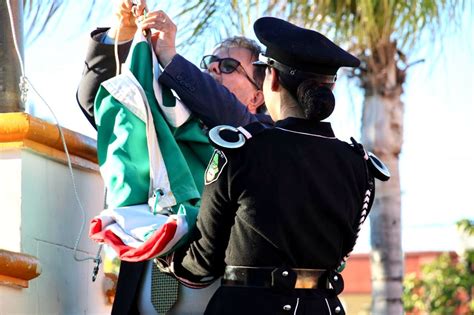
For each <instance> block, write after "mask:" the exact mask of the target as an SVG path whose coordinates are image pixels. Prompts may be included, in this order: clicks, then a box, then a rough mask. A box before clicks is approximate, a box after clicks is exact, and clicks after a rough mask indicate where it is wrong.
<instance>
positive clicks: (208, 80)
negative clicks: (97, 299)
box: [77, 0, 272, 314]
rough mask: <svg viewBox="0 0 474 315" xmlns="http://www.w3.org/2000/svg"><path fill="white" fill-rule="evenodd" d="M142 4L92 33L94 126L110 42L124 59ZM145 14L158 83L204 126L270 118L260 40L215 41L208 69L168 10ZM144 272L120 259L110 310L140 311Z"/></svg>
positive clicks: (86, 77)
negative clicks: (180, 36)
mask: <svg viewBox="0 0 474 315" xmlns="http://www.w3.org/2000/svg"><path fill="white" fill-rule="evenodd" d="M144 9H145V4H144V2H139V3H138V4H137V5H133V4H132V1H131V0H122V1H121V3H120V6H119V10H118V12H117V24H116V25H115V26H114V27H112V28H111V29H105V28H102V29H97V30H95V31H93V32H92V34H91V35H92V41H91V44H90V48H89V52H88V54H87V57H86V61H85V69H84V73H83V78H82V80H81V82H80V85H79V88H78V91H77V100H78V103H79V105H80V106H81V109H82V111H83V112H84V114H85V116H86V117H87V119H88V120H89V121H90V122H91V124H92V125H93V126H94V127H95V122H94V117H93V114H94V98H95V94H96V93H97V90H98V88H99V85H100V83H101V82H103V81H105V80H107V79H109V78H111V77H113V76H114V75H115V73H116V63H115V58H114V47H113V45H111V44H113V42H114V40H117V41H118V42H119V45H118V54H119V59H120V62H121V63H122V62H123V61H124V60H125V59H126V56H127V54H128V51H129V49H130V40H131V39H132V38H133V36H134V34H135V32H136V31H137V26H136V19H137V17H138V16H141V15H142V14H143V11H144ZM161 15H163V16H164V17H165V18H164V19H162V20H161V22H163V23H161V24H159V25H152V23H154V22H153V18H154V20H156V18H157V17H158V16H161ZM148 18H149V19H144V20H143V21H142V27H143V28H144V29H147V28H154V29H156V30H159V31H160V33H161V38H160V37H157V36H153V39H154V43H155V50H156V52H157V56H158V58H159V60H160V63H161V64H162V66H163V67H164V71H163V74H162V75H161V76H160V78H159V81H160V83H161V84H163V85H166V86H168V87H169V88H171V89H173V90H174V91H175V92H176V94H177V95H178V96H179V97H180V98H181V100H182V101H183V103H184V104H186V105H187V106H188V107H189V109H190V110H191V111H193V112H194V113H195V115H197V116H198V117H199V118H200V119H201V120H202V121H203V122H204V123H205V124H206V125H207V126H208V127H213V126H215V125H219V124H228V125H233V126H244V125H247V124H249V123H251V122H254V121H257V120H259V121H261V122H263V123H265V124H272V120H271V119H270V118H269V116H266V115H264V114H261V113H257V112H258V111H261V108H262V107H263V104H264V100H263V94H262V92H261V86H262V81H263V77H264V72H263V71H260V72H255V69H254V67H253V66H252V64H251V63H252V62H253V61H255V60H257V58H258V54H259V53H260V47H259V46H258V44H256V43H255V42H254V41H251V40H249V39H246V38H244V37H234V38H230V39H227V40H225V41H223V42H222V43H221V44H219V45H218V46H217V47H216V49H215V51H214V54H213V56H211V57H208V58H203V62H202V65H203V66H205V67H206V68H207V71H208V72H207V73H203V72H201V71H200V70H199V69H198V68H197V67H196V66H194V65H193V64H192V63H190V62H189V61H187V60H186V59H185V58H183V57H182V56H180V55H179V54H177V53H176V48H175V38H176V26H175V25H174V23H173V22H172V21H171V20H170V19H169V18H168V17H167V16H166V14H164V12H161V11H158V12H151V13H150V14H149V15H148ZM147 23H148V24H147ZM225 58H227V59H225ZM229 58H232V59H229ZM235 61H236V62H237V63H236V62H235ZM144 273H145V275H144ZM147 273H148V274H149V273H150V264H149V263H148V265H147V262H139V263H130V262H122V263H121V268H120V275H119V280H118V283H117V291H116V299H115V302H114V306H113V309H112V313H113V314H127V313H138V309H139V308H140V307H139V306H138V305H139V304H140V299H141V295H143V294H140V292H139V287H140V282H141V281H149V277H148V276H147ZM146 285H147V284H145V285H143V286H146ZM143 286H142V287H143ZM148 286H149V284H148Z"/></svg>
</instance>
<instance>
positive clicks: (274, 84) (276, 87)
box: [269, 67, 281, 92]
mask: <svg viewBox="0 0 474 315" xmlns="http://www.w3.org/2000/svg"><path fill="white" fill-rule="evenodd" d="M269 69H270V79H271V85H270V87H271V89H272V91H273V92H279V91H280V88H281V85H280V81H279V80H278V76H279V74H278V71H277V70H276V69H275V68H272V67H269Z"/></svg>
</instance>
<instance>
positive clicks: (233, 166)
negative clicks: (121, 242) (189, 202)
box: [177, 118, 368, 314]
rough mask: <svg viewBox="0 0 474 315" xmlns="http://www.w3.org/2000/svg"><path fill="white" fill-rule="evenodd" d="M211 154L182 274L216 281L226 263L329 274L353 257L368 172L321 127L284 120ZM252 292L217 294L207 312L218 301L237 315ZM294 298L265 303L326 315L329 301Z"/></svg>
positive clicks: (214, 308)
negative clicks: (195, 236) (236, 145)
mask: <svg viewBox="0 0 474 315" xmlns="http://www.w3.org/2000/svg"><path fill="white" fill-rule="evenodd" d="M215 154H219V156H218V159H216V160H215V161H217V162H215V166H214V167H213V166H212V162H211V164H210V166H209V167H208V170H211V174H208V173H206V176H205V177H206V180H207V182H206V186H205V190H204V193H203V197H202V206H201V209H200V212H199V217H198V222H197V226H198V228H199V231H200V236H199V238H198V239H197V240H196V241H195V242H193V243H192V244H191V246H190V248H189V251H188V252H187V255H186V256H185V257H184V259H183V261H182V267H183V268H184V270H183V271H184V272H189V273H191V274H192V275H195V276H199V277H205V276H214V277H218V276H221V275H222V274H223V272H224V268H225V266H226V265H233V266H252V267H280V266H289V267H292V268H308V269H328V270H334V269H336V268H337V267H338V266H339V264H340V262H341V261H342V259H343V257H344V256H345V255H347V254H348V253H349V252H350V251H351V250H352V248H353V246H354V244H355V240H356V236H357V232H358V228H359V221H360V218H361V211H362V207H363V203H364V197H365V194H366V191H367V189H368V178H367V177H368V173H367V169H366V164H365V161H364V158H363V157H362V155H361V154H360V153H359V152H357V151H356V150H355V149H354V148H353V147H352V146H350V145H349V144H348V143H345V142H342V141H340V140H338V139H336V138H335V136H334V133H333V131H332V129H331V125H330V124H329V123H325V122H319V123H317V122H316V123H315V122H311V121H308V120H304V119H298V118H287V119H285V120H282V121H278V122H277V123H276V124H275V127H274V128H269V129H266V130H264V131H263V132H261V133H260V134H258V135H256V136H254V137H252V138H251V139H250V140H247V143H246V144H245V145H244V146H243V147H242V148H240V149H234V150H231V149H224V150H223V151H222V152H216V153H215ZM216 174H217V175H216ZM177 272H178V273H179V267H178V269H177ZM240 289H241V290H243V289H242V288H240ZM222 291H224V293H223V292H222ZM264 291H265V290H264ZM296 291H297V290H295V292H296ZM303 291H305V290H303ZM309 291H314V290H309ZM309 291H308V292H309ZM225 292H227V293H225ZM252 292H254V293H252ZM255 292H256V291H255V289H254V288H253V289H252V290H251V292H250V293H249V292H247V293H245V290H244V291H243V292H239V290H238V289H237V288H229V287H224V288H222V289H220V291H218V292H217V293H216V294H217V295H219V296H220V299H216V298H213V300H211V303H210V304H209V308H208V310H209V312H208V313H209V314H219V312H223V309H221V308H219V307H220V305H224V304H223V303H224V302H223V301H226V302H227V303H231V304H230V305H228V309H226V314H237V313H238V311H237V310H239V311H243V310H244V309H245V308H241V307H244V306H242V305H245V304H246V303H245V299H251V298H252V296H253V295H254V294H255ZM295 292H292V293H289V294H286V295H285V294H283V295H281V296H279V297H278V298H277V297H275V300H274V301H273V302H271V300H272V299H271V298H270V297H269V302H268V303H270V302H271V304H272V305H273V304H274V303H276V304H278V305H279V303H280V304H281V303H283V302H282V301H289V302H288V303H290V302H291V303H290V304H292V305H293V307H295V305H296V304H295V303H296V302H297V299H298V298H301V300H298V301H299V302H298V303H300V308H301V309H303V308H306V309H307V312H301V313H299V312H298V314H310V313H311V312H315V311H318V310H319V309H317V308H316V309H315V308H312V306H311V305H313V304H312V303H313V302H314V303H315V304H314V305H323V306H324V309H325V311H327V307H326V304H325V303H324V298H329V297H328V296H326V297H324V298H319V302H317V301H316V302H315V301H313V300H312V299H316V300H317V298H316V297H315V296H313V295H311V294H310V295H311V298H310V299H309V300H305V299H303V297H302V296H299V295H298V294H299V293H298V294H296V293H295ZM315 292H316V291H315ZM315 292H313V293H314V294H316V295H318V294H320V295H321V294H323V293H322V292H319V293H315ZM229 294H230V295H232V296H230V295H229ZM262 294H267V295H269V296H271V294H270V293H268V292H267V293H262ZM295 294H296V295H295ZM228 295H229V296H228ZM321 296H322V295H321ZM226 297H227V298H226ZM238 297H241V298H242V300H239V298H238ZM285 299H286V300H285ZM288 299H289V300H288ZM305 301H306V302H305ZM321 301H322V302H323V303H320V302H321ZM213 303H214V304H213ZM215 303H217V304H215ZM285 303H286V302H285ZM318 303H319V304H318ZM331 303H332V302H331ZM334 303H336V302H334ZM247 304H248V303H247ZM216 305H217V306H216ZM239 305H240V306H239ZM272 305H266V306H265V305H263V304H262V303H259V304H257V305H256V306H255V307H257V308H256V309H255V308H252V314H253V313H255V314H273V313H271V312H270V311H268V310H270V309H272V307H273V306H272ZM333 305H339V304H337V303H336V304H333ZM234 306H235V308H234ZM314 307H316V306H314ZM211 309H212V311H210V310H211ZM231 310H233V311H231ZM280 310H281V308H280ZM234 311H235V312H234ZM267 311H268V312H267ZM319 311H321V310H319ZM247 314H250V312H247ZM311 314H313V313H311ZM314 314H324V312H322V313H318V312H315V313H314Z"/></svg>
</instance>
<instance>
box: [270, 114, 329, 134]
mask: <svg viewBox="0 0 474 315" xmlns="http://www.w3.org/2000/svg"><path fill="white" fill-rule="evenodd" d="M275 127H278V128H283V129H288V130H293V131H299V132H306V133H312V134H315V135H320V136H324V137H335V135H334V132H333V131H332V127H331V124H330V123H328V122H321V121H317V122H315V121H311V120H308V119H302V118H296V117H288V118H286V119H283V120H279V121H277V122H276V123H275Z"/></svg>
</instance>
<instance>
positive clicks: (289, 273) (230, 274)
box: [221, 266, 326, 289]
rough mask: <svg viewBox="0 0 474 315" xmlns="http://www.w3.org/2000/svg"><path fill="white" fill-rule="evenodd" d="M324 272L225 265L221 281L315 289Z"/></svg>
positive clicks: (230, 284)
mask: <svg viewBox="0 0 474 315" xmlns="http://www.w3.org/2000/svg"><path fill="white" fill-rule="evenodd" d="M324 272H326V270H323V269H301V268H287V267H280V268H275V267H246V266H227V267H226V268H225V271H224V276H223V277H222V280H221V283H222V285H224V286H247V287H269V288H270V287H281V286H284V287H288V288H294V289H316V288H317V287H318V280H319V278H320V276H321V275H322V274H323V273H324Z"/></svg>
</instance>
